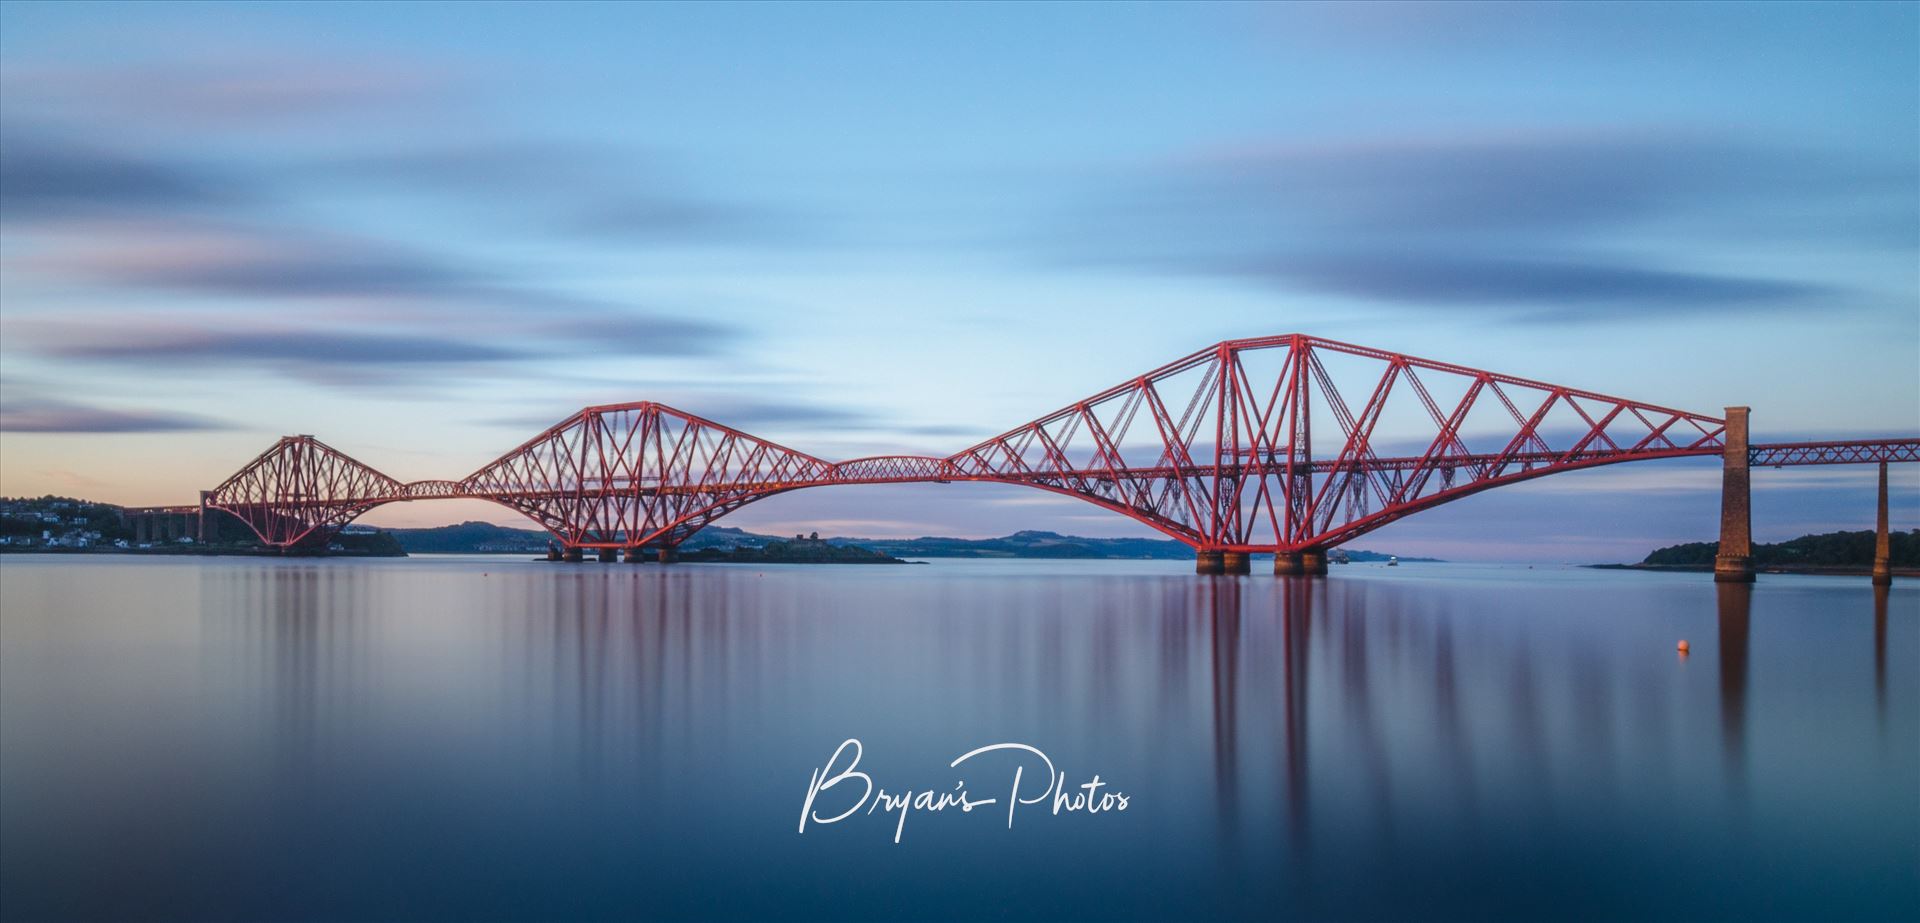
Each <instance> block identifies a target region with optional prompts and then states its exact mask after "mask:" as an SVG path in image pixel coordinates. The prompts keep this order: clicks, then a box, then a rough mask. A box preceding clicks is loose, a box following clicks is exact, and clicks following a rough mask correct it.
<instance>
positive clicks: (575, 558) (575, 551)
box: [560, 545, 587, 564]
mask: <svg viewBox="0 0 1920 923" xmlns="http://www.w3.org/2000/svg"><path fill="white" fill-rule="evenodd" d="M586 559H587V556H586V554H585V553H583V552H582V551H581V550H580V546H579V545H568V546H567V550H565V551H562V552H560V560H562V561H565V562H567V563H568V564H578V563H580V562H581V561H584V560H586Z"/></svg>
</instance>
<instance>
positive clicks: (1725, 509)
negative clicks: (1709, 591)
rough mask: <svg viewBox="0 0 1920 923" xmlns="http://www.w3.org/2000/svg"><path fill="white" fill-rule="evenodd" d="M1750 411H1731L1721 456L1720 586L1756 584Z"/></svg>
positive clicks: (1717, 566)
mask: <svg viewBox="0 0 1920 923" xmlns="http://www.w3.org/2000/svg"><path fill="white" fill-rule="evenodd" d="M1749 410H1750V408H1747V407H1728V408H1727V433H1726V438H1725V443H1726V447H1725V450H1724V451H1723V452H1722V453H1721V456H1720V548H1719V551H1718V553H1716V554H1715V555H1714V558H1713V579H1714V580H1715V581H1718V582H1720V583H1751V582H1752V581H1753V504H1752V481H1753V479H1752V475H1751V473H1750V472H1749V471H1748V470H1747V414H1748V412H1749Z"/></svg>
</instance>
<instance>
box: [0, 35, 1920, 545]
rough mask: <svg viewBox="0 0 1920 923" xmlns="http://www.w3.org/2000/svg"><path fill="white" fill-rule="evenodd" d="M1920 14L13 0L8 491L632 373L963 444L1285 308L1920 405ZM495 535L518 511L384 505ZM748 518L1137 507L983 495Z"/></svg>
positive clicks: (419, 444) (440, 456) (491, 407)
mask: <svg viewBox="0 0 1920 923" xmlns="http://www.w3.org/2000/svg"><path fill="white" fill-rule="evenodd" d="M1916 9H1917V8H1916V7H1915V6H1913V5H1909V4H1861V5H1835V4H1825V5H1798V4H1772V5H1758V4H1755V5H1745V6H1709V5H1675V6H1662V7H1655V6H1625V5H1618V6H1603V5H1584V4H1569V5H1551V6H1550V5H1527V6H1497V7H1496V6H1482V5H1477V4H1445V5H1442V4H1434V5H1425V6H1417V7H1416V6H1404V5H1399V4H1352V5H1339V6H1318V5H1299V6H1293V5H1289V6H1187V5H1145V6H1100V7H1093V6H1020V7H1013V6H1005V7H1002V6H972V5H967V6H962V5H955V6H933V7H926V6H916V7H911V8H904V9H903V8H888V7H857V8H856V7H820V6H813V7H804V8H788V7H780V6H760V7H754V8H752V15H750V16H749V15H743V12H742V9H741V8H737V7H727V6H717V5H716V6H692V5H689V6H679V5H674V6H666V5H657V6H656V5H646V6H640V5H633V6H626V5H621V6H592V7H586V6H582V7H534V6H516V5H500V6H491V5H489V6H462V7H443V6H435V5H408V6H397V7H379V8H373V7H363V6H358V5H344V4H312V5H308V4H285V5H261V6H248V7H231V6H199V5H189V4H175V5H164V6H163V5H139V6H134V5H128V6H117V5H116V6H97V5H77V4H76V5H61V4H45V5H21V4H9V5H7V6H5V7H3V8H0V62H3V63H0V112H4V117H0V362H4V371H3V372H0V396H3V397H4V401H3V402H0V403H3V404H4V406H0V494H8V495H39V494H45V493H54V494H65V495H75V496H82V497H88V498H92V499H98V500H105V501H110V502H118V503H128V504H158V503H186V502H191V501H192V500H193V498H194V497H195V496H196V491H198V490H200V489H204V488H208V487H212V486H213V485H214V484H215V483H217V482H218V481H219V480H220V479H222V478H224V477H226V476H227V475H228V474H229V473H231V472H232V471H233V470H235V469H236V468H237V467H239V466H240V465H241V464H243V463H244V462H246V461H247V459H249V458H251V457H253V455H254V454H255V453H257V452H258V451H259V450H260V449H262V448H264V447H265V446H266V445H267V444H268V443H270V442H271V441H272V440H273V439H274V438H276V437H278V436H280V435H282V434H286V433H313V434H316V435H318V436H319V437H320V438H322V439H323V440H325V441H326V442H327V443H329V444H330V445H332V446H334V447H336V448H339V449H341V450H342V451H345V452H347V453H349V454H351V455H353V456H354V457H356V458H358V459H360V460H362V461H364V462H366V463H368V464H370V465H373V466H374V467H377V468H379V469H380V470H382V471H384V472H386V473H388V474H391V475H393V476H394V477H397V478H400V479H402V480H412V479H424V478H435V477H447V476H449V475H454V476H457V475H458V474H460V473H465V472H468V471H473V470H475V469H477V468H479V467H480V466H481V465H483V464H485V463H486V462H488V461H489V460H491V459H493V458H495V457H497V456H499V455H500V454H501V453H503V452H505V451H507V450H509V449H511V448H512V447H513V446H514V445H516V444H518V443H520V442H521V441H522V440H524V439H525V438H527V437H528V436H530V435H532V434H533V433H536V432H538V431H540V430H541V429H543V428H545V427H546V426H548V425H550V424H552V423H554V422H556V421H558V420H560V419H562V418H564V417H566V416H567V415H568V414H570V413H572V412H573V411H575V410H576V409H578V408H579V407H581V406H583V405H588V404H604V403H613V402H620V401H632V400H651V401H660V402H663V403H667V404H671V405H673V406H675V407H679V408H682V409H684V410H687V411H690V412H693V413H697V414H700V415H701V416H704V417H707V418H710V419H713V420H716V421H719V422H722V423H725V424H728V425H730V426H735V427H739V428H741V429H743V430H746V431H749V432H752V433H753V434H755V435H758V436H763V437H765V438H768V439H773V440H777V441H779V442H781V443H784V444H786V445H789V446H792V447H794V448H796V449H800V450H802V451H806V452H810V453H813V454H815V455H819V456H821V457H824V458H829V459H843V458H853V457H858V456H866V455H877V454H924V455H934V456H945V455H948V454H950V453H952V452H955V451H958V450H960V449H962V448H965V447H966V446H968V445H972V444H974V443H976V442H979V441H980V440H981V439H983V438H986V437H989V436H992V435H994V434H996V433H999V432H1001V431H1004V430H1006V429H1008V428H1010V427H1013V426H1015V425H1018V424H1021V423H1023V422H1025V421H1027V420H1030V419H1033V418H1035V417H1037V416H1039V415H1041V414H1043V413H1047V412H1050V411H1052V410H1055V409H1057V408H1059V407H1061V406H1064V405H1067V404H1069V403H1071V402H1073V401H1075V400H1078V399H1081V398H1083V397H1086V396H1088V395H1090V394H1092V393H1094V392H1096V391H1098V390H1100V389H1102V388H1105V387H1108V386H1110V385H1114V384H1116V383H1118V382H1121V381H1123V380H1126V379H1128V378H1130V377H1131V376H1135V375H1138V374H1140V373H1141V372H1143V371H1146V370H1148V369H1151V368H1155V367H1157V366H1159V365H1161V364H1163V363H1165V362H1167V361H1169V360H1172V359H1175V358H1177V357H1179V356H1182V355H1185V354H1187V353H1190V352H1192V351H1193V350H1195V349H1199V348H1201V347H1203V346H1205V345H1207V344H1209V343H1213V342H1216V341H1220V340H1224V339H1232V338H1240V337H1252V336H1260V335H1267V334H1280V333H1291V332H1296V331H1298V332H1302V333H1308V334H1313V335H1316V336H1324V337H1329V338H1332V339H1336V340H1342V341H1347V342H1353V343H1359V344H1363V345H1366V346H1371V347H1378V348H1382V349H1387V350H1392V351H1395V352H1401V353H1407V354H1411V355H1416V356H1421V357H1425V358H1429V359H1435V360H1441V361H1445V362H1454V363H1460V364H1463V365H1468V366H1473V367H1477V368H1484V369H1489V370H1492V371H1496V372H1501V373H1507V374H1511V375H1516V376H1521V377H1526V378H1533V379H1540V380H1546V381H1551V382H1554V383H1556V384H1562V385H1567V386H1571V387H1576V388H1585V389H1590V390H1593V391H1598V392H1602V393H1605V394H1610V395H1617V396H1619V397H1623V398H1628V399H1632V400H1637V401H1644V402H1647V403H1652V404H1658V405H1663V406H1668V407H1676V408H1683V409H1686V410H1689V411H1694V412H1699V413H1707V414H1714V415H1717V414H1718V413H1719V412H1720V410H1721V408H1723V407H1725V406H1727V405H1735V404H1739V405H1750V406H1752V407H1753V408H1754V417H1753V427H1754V434H1755V438H1756V440H1761V441H1788V440H1794V439H1817V438H1823V437H1831V438H1857V437H1866V436H1874V435H1883V434H1907V433H1911V432H1913V431H1914V430H1916V429H1920V207H1916V202H1917V201H1920V118H1916V113H1920V89H1916V83H1915V81H1914V80H1913V79H1912V76H1911V75H1912V74H1913V73H1915V72H1916V70H1917V69H1920V60H1917V59H1916V54H1915V42H1914V41H1913V36H1914V34H1915V31H1916V29H1917V28H1920V16H1917V15H1916ZM456 26H457V27H456ZM561 48H565V53H559V52H558V50H559V49H561ZM1515 73H1527V74H1533V75H1537V77H1538V79H1537V80H1527V81H1517V80H1514V79H1512V78H1513V75H1514V74H1515ZM1382 435H1383V436H1384V437H1389V438H1390V437H1391V436H1392V435H1393V434H1392V433H1390V432H1389V433H1383V434H1382ZM1910 468H1911V466H1901V467H1900V468H1899V469H1896V471H1895V472H1894V475H1895V478H1896V483H1895V488H1894V491H1893V499H1894V503H1895V508H1894V511H1893V513H1894V524H1895V526H1896V527H1897V528H1912V527H1914V526H1916V525H1920V497H1917V496H1916V489H1917V488H1920V475H1917V474H1916V472H1914V471H1912V470H1909V469H1910ZM1718 477H1719V471H1718V469H1717V466H1716V465H1715V464H1713V463H1711V462H1697V461H1688V460H1677V461H1670V462H1653V463H1642V464H1636V465H1630V466H1622V467H1619V468H1615V469H1599V470H1594V471H1589V472H1575V473H1569V474H1563V475H1556V476H1554V477H1551V478H1545V479H1542V480H1539V481H1534V482H1529V483H1527V484H1523V485H1516V486H1513V487H1507V488H1502V489H1501V490H1498V491H1492V492H1489V493H1487V494H1484V495H1481V496H1476V497H1473V498H1470V499H1467V500H1463V501H1459V502H1456V503H1453V504H1450V505H1448V506H1446V507H1441V508H1437V509H1434V510H1432V511H1429V512H1426V513H1423V514H1421V515H1420V516H1418V517H1413V518H1410V519H1407V520H1405V521H1402V522H1398V523H1395V524H1393V525H1390V526H1387V527H1386V528H1383V529H1382V530H1380V531H1379V532H1378V533H1376V534H1374V535H1370V536H1368V538H1367V540H1366V542H1367V543H1368V544H1375V545H1378V546H1380V547H1391V548H1393V549H1394V550H1396V551H1399V552H1401V553H1408V554H1434V555H1437V556H1443V557H1449V558H1455V559H1475V558H1479V559H1508V560H1585V559H1601V558H1605V559H1626V558H1636V559H1637V558H1638V556H1639V555H1640V554H1643V553H1644V552H1645V551H1646V550H1647V549H1649V548H1652V547H1654V546H1657V545H1661V544H1670V543H1673V542H1678V541H1693V540H1701V539H1710V538H1711V537H1712V535H1713V530H1714V527H1715V523H1716V521H1717V519H1716V516H1717V514H1716V509H1717V501H1718V495H1717V493H1716V490H1715V486H1716V485H1717V482H1718ZM1872 478H1873V472H1871V471H1869V470H1866V469H1865V468H1860V469H1857V470H1856V469H1854V468H1850V467H1849V468H1838V469H1790V470H1783V471H1766V472H1761V473H1759V474H1757V475H1756V477H1755V482H1754V486H1755V490H1756V494H1755V499H1754V503H1755V508H1756V516H1755V526H1756V530H1757V535H1756V537H1757V538H1760V539H1762V540H1776V539H1779V538H1784V537H1791V536H1794V535H1799V534H1802V533H1806V532H1820V531H1828V530H1832V529H1860V528H1865V527H1867V525H1868V523H1869V521H1870V520H1869V518H1868V517H1869V516H1870V514H1871V511H1872V494H1873V480H1872ZM469 503H470V505H469ZM463 518H477V519H487V520H490V521H495V522H499V523H502V524H505V525H514V526H526V525H527V523H526V522H525V520H522V519H520V518H518V517H516V516H515V515H514V514H513V513H511V512H509V511H507V510H503V509H501V508H499V507H495V506H492V505H489V504H484V503H479V502H477V501H474V502H469V501H455V502H449V503H445V504H396V505H393V506H388V507H383V508H381V509H378V510H376V511H374V512H373V513H371V514H369V515H368V516H367V517H366V519H365V521H367V522H370V523H374V524H394V525H425V524H436V523H440V522H449V521H457V520H459V519H463ZM725 524H727V525H735V526H741V527H745V528H753V529H757V530H761V531H771V532H793V531H811V530H819V531H821V532H822V533H823V534H838V535H865V536H876V537H882V536H908V535H927V534H943V535H961V536H985V535H998V534H1005V533H1008V532H1012V531H1015V530H1018V529H1052V530H1055V531H1060V532H1066V533H1076V534H1083V535H1134V534H1146V530H1145V529H1144V527H1142V526H1140V525H1139V524H1137V523H1134V522H1132V521H1130V520H1128V519H1125V518H1123V517H1120V516H1115V515H1113V514H1111V513H1108V512H1106V511H1103V510H1100V509H1097V508H1095V507H1092V506H1089V505H1087V504H1084V503H1081V502H1078V501H1076V500H1073V499H1070V498H1065V497H1059V496H1055V495H1052V494H1045V493H1041V492H1037V491H1031V490H1027V489H1023V488H1019V487H1011V486H991V485H981V484H971V485H968V484H960V485H944V486H943V485H893V486H860V487H836V488H832V489H823V490H818V491H802V492H797V493H793V494H788V495H783V496H780V497H775V498H771V499H768V500H765V501H762V502H760V503H757V504H754V505H752V506H750V507H748V508H745V509H743V510H741V511H740V512H739V513H737V514H735V515H734V516H731V517H729V518H728V519H727V520H726V523H725Z"/></svg>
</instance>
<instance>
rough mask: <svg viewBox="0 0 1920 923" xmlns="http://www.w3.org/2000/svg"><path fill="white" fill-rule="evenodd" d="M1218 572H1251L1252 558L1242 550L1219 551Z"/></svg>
mask: <svg viewBox="0 0 1920 923" xmlns="http://www.w3.org/2000/svg"><path fill="white" fill-rule="evenodd" d="M1220 572H1221V573H1223V574H1250V573H1253V559H1252V558H1251V557H1249V556H1248V555H1247V553H1246V552H1244V551H1222V552H1220Z"/></svg>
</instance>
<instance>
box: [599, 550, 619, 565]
mask: <svg viewBox="0 0 1920 923" xmlns="http://www.w3.org/2000/svg"><path fill="white" fill-rule="evenodd" d="M618 560H620V549H618V548H602V549H600V563H602V564H612V563H613V562H615V561H618Z"/></svg>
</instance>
